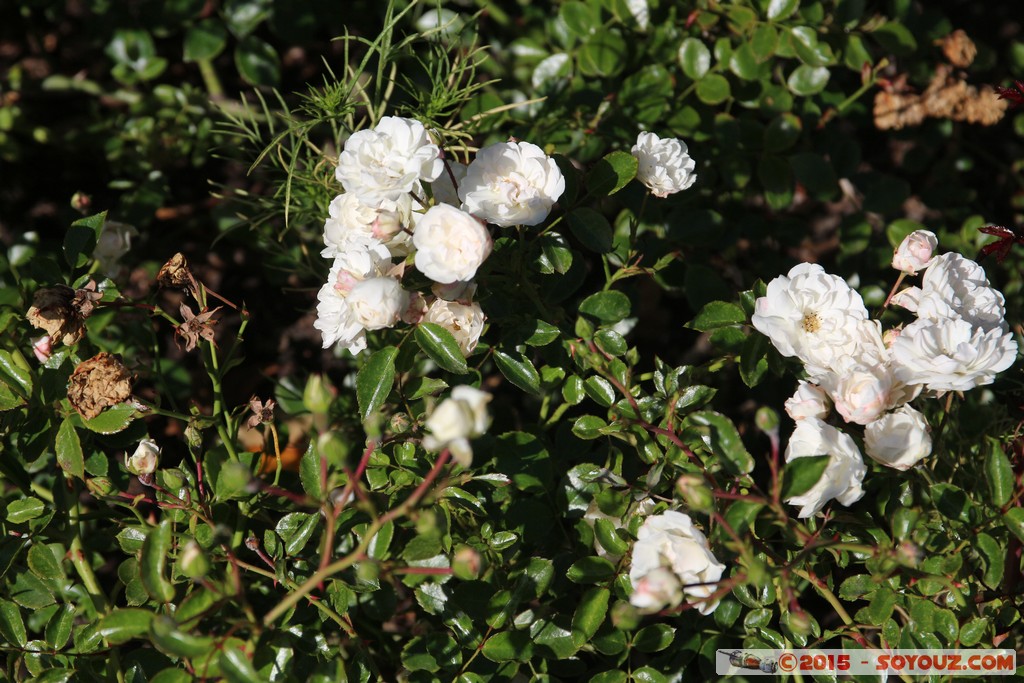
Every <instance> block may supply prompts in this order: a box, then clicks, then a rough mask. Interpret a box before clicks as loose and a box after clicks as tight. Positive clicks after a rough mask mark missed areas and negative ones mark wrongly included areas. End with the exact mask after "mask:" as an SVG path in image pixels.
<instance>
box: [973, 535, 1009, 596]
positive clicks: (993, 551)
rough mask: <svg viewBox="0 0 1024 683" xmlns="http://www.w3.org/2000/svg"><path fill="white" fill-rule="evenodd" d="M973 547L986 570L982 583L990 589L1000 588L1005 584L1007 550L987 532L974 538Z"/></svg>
mask: <svg viewBox="0 0 1024 683" xmlns="http://www.w3.org/2000/svg"><path fill="white" fill-rule="evenodd" d="M973 545H974V547H975V549H976V550H977V551H978V555H980V556H981V560H982V565H983V568H984V570H985V572H984V574H983V575H982V581H984V582H985V585H986V586H988V587H990V588H998V587H999V585H1000V584H1001V583H1002V582H1003V573H1004V571H1005V569H1006V548H1005V547H1003V545H1001V544H1000V543H999V542H998V541H996V539H994V538H992V537H991V536H989V535H988V534H986V533H985V532H980V533H978V534H977V535H976V536H975V537H974V544H973Z"/></svg>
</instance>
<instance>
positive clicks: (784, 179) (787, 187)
mask: <svg viewBox="0 0 1024 683" xmlns="http://www.w3.org/2000/svg"><path fill="white" fill-rule="evenodd" d="M757 178H758V180H759V181H760V182H761V186H762V187H764V197H765V199H766V200H767V202H768V206H770V207H771V208H773V209H775V210H776V211H779V210H782V209H785V208H788V207H789V205H790V204H791V203H792V201H793V169H792V167H791V166H790V165H789V162H788V161H786V160H785V159H782V158H781V157H777V156H772V155H768V156H765V157H763V158H762V159H761V161H760V162H759V163H758V165H757Z"/></svg>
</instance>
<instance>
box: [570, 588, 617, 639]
mask: <svg viewBox="0 0 1024 683" xmlns="http://www.w3.org/2000/svg"><path fill="white" fill-rule="evenodd" d="M610 597H611V591H609V590H608V589H607V588H591V589H590V590H588V591H587V592H586V593H584V594H583V597H582V598H581V599H580V604H579V606H578V607H576V612H575V613H574V614H573V615H572V639H573V642H574V643H575V644H576V647H582V646H583V645H584V644H586V643H587V642H588V641H589V640H590V639H591V638H593V637H594V634H595V633H597V629H598V628H600V627H601V624H602V623H603V622H604V617H605V615H606V614H608V599H609V598H610Z"/></svg>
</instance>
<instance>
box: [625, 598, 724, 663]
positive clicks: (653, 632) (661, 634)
mask: <svg viewBox="0 0 1024 683" xmlns="http://www.w3.org/2000/svg"><path fill="white" fill-rule="evenodd" d="M732 604H734V605H736V606H737V607H738V606H739V603H732ZM675 637H676V630H675V629H674V628H672V627H671V626H668V625H666V624H651V625H650V626H645V627H644V628H642V629H640V630H639V631H638V632H637V634H636V636H635V637H634V638H633V647H635V648H636V649H638V650H640V651H641V652H661V651H662V650H664V649H665V648H666V647H668V646H669V645H671V644H672V641H673V640H674V639H675Z"/></svg>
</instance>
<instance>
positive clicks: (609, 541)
mask: <svg viewBox="0 0 1024 683" xmlns="http://www.w3.org/2000/svg"><path fill="white" fill-rule="evenodd" d="M616 528H617V525H616V524H614V523H613V522H612V521H611V520H610V519H604V518H598V519H596V520H594V535H595V536H597V541H598V543H600V544H601V547H602V548H604V549H605V550H607V551H608V552H609V553H611V554H612V555H620V556H621V555H625V554H626V552H627V551H628V550H629V543H627V542H626V541H624V540H623V539H622V538H621V537H619V535H618V533H616V531H615V530H616Z"/></svg>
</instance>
